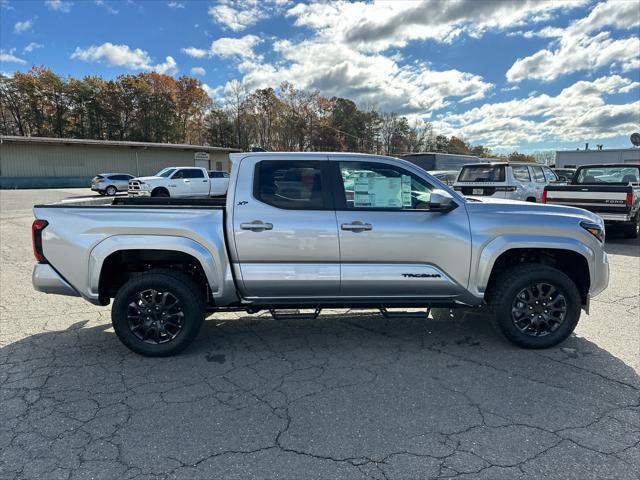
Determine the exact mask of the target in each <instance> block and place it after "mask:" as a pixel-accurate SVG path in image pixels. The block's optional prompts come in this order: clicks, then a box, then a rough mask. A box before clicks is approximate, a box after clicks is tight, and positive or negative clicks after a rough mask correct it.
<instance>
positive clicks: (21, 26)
mask: <svg viewBox="0 0 640 480" xmlns="http://www.w3.org/2000/svg"><path fill="white" fill-rule="evenodd" d="M32 28H33V20H25V21H24V22H16V24H15V25H14V26H13V31H14V32H15V33H22V32H26V31H27V30H31V29H32Z"/></svg>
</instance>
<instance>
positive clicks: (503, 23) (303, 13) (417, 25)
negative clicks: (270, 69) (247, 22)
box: [287, 0, 587, 52]
mask: <svg viewBox="0 0 640 480" xmlns="http://www.w3.org/2000/svg"><path fill="white" fill-rule="evenodd" d="M586 1H587V0H520V1H513V0H493V1H477V0H457V1H453V0H450V1H442V0H424V1H422V2H415V1H412V0H396V1H393V2H383V1H377V2H373V3H369V2H362V1H360V2H346V1H336V2H326V3H311V4H303V3H299V4H297V5H296V6H295V7H293V8H291V9H290V10H289V11H288V12H287V14H288V15H290V16H293V17H295V18H296V20H295V24H296V25H297V26H304V27H309V28H312V29H314V30H316V31H318V32H319V33H320V34H321V35H323V36H324V37H325V38H332V39H334V40H335V41H338V42H347V43H349V44H351V45H352V46H354V48H357V49H359V50H367V51H377V52H380V51H384V50H386V49H388V48H391V47H404V46H405V45H406V44H407V43H408V42H409V41H415V40H426V39H429V40H433V41H437V42H444V43H450V42H451V41H453V40H454V39H455V38H456V37H458V36H459V35H460V34H462V33H467V34H469V35H470V36H472V37H478V36H481V35H482V34H483V33H484V31H486V30H488V29H511V28H514V27H516V26H519V25H524V24H525V23H532V22H539V21H543V20H545V19H549V18H550V17H551V16H552V14H553V13H555V12H557V11H560V10H562V9H569V8H575V7H578V6H580V5H581V4H584V3H586Z"/></svg>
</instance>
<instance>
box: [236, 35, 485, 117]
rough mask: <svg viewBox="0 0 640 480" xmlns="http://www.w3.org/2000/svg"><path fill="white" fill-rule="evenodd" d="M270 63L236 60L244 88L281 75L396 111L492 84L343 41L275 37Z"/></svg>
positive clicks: (435, 104)
mask: <svg viewBox="0 0 640 480" xmlns="http://www.w3.org/2000/svg"><path fill="white" fill-rule="evenodd" d="M274 50H275V51H276V53H278V54H279V55H280V56H281V57H282V61H279V62H277V63H276V64H266V63H261V62H260V61H256V59H255V58H250V57H248V58H245V59H244V60H243V61H242V62H241V63H240V65H239V69H240V71H241V72H242V73H243V74H244V78H243V82H244V83H245V84H246V86H247V88H249V89H250V90H251V89H254V88H262V87H266V86H272V87H273V86H277V85H279V84H280V83H281V82H282V80H284V79H286V80H287V81H289V82H291V83H293V84H294V85H295V86H296V87H298V88H302V89H308V90H319V91H320V92H321V93H322V94H323V95H326V96H329V97H331V96H342V97H347V98H350V99H353V100H354V101H356V102H357V103H359V104H360V105H377V106H378V107H379V108H381V109H382V110H386V111H389V110H393V111H399V112H402V113H415V112H423V113H424V112H425V111H428V110H434V109H439V108H443V107H444V106H446V105H448V104H449V102H450V99H453V98H456V99H457V100H458V101H459V102H468V101H472V100H477V99H480V98H482V97H484V95H485V93H486V92H487V91H488V90H490V89H491V88H492V85H491V84H490V83H487V82H485V81H484V80H483V79H482V77H480V76H478V75H473V74H470V73H465V72H461V71H458V70H446V71H435V70H432V69H431V68H429V67H428V66H426V65H410V66H400V65H399V64H398V63H397V62H396V61H395V60H394V59H392V58H389V57H385V56H384V55H381V54H376V55H371V54H365V53H361V52H356V51H354V50H353V49H351V48H349V47H348V46H347V45H343V44H326V43H324V42H320V41H312V40H305V41H303V42H300V43H293V42H290V41H288V40H282V41H278V42H276V43H275V44H274Z"/></svg>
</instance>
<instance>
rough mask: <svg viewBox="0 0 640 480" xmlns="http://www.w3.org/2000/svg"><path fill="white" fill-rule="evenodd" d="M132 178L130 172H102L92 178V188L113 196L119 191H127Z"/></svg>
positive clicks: (101, 193)
mask: <svg viewBox="0 0 640 480" xmlns="http://www.w3.org/2000/svg"><path fill="white" fill-rule="evenodd" d="M132 178H133V175H129V174H128V173H101V174H100V175H96V176H95V177H93V178H92V179H91V190H93V191H94V192H98V193H99V194H100V195H109V196H111V197H113V196H114V195H115V194H116V193H118V192H126V191H127V189H128V188H129V180H131V179H132Z"/></svg>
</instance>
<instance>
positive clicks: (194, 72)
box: [191, 67, 207, 76]
mask: <svg viewBox="0 0 640 480" xmlns="http://www.w3.org/2000/svg"><path fill="white" fill-rule="evenodd" d="M206 74H207V71H206V70H205V69H204V68H202V67H193V68H192V69H191V75H200V76H203V75H206Z"/></svg>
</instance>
